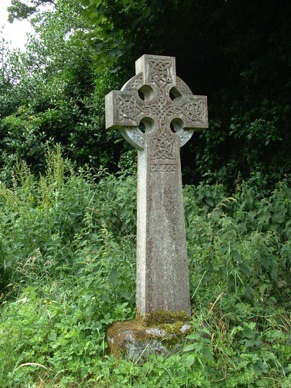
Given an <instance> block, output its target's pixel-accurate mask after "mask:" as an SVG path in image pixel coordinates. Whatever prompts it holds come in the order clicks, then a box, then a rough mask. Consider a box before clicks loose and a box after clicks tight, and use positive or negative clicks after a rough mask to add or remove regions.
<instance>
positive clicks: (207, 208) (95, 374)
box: [0, 146, 291, 388]
mask: <svg viewBox="0 0 291 388" xmlns="http://www.w3.org/2000/svg"><path fill="white" fill-rule="evenodd" d="M46 155H47V156H46V168H45V173H44V174H43V175H41V176H40V177H38V178H37V177H36V176H34V175H33V174H32V173H31V171H30V169H29V168H28V167H27V165H26V164H25V163H20V162H18V163H17V164H16V166H15V169H14V172H13V174H12V176H13V179H12V183H11V185H10V186H9V185H8V184H4V183H3V182H2V183H1V185H0V206H1V217H0V237H1V238H0V265H1V267H0V274H1V291H0V302H1V305H0V310H1V314H0V385H1V386H3V387H13V388H14V387H23V386H43V387H48V388H49V387H55V386H59V387H74V386H76V387H77V386H78V387H95V386H100V387H120V386H128V387H130V386H136V387H147V386H149V385H150V386H155V387H165V386H169V387H212V386H214V385H216V386H218V387H237V386H240V387H247V386H254V387H256V386H257V387H279V386H280V387H285V388H288V387H289V386H290V373H291V364H290V359H291V353H290V349H291V346H290V345H291V337H290V331H291V317H290V313H289V311H290V286H291V276H290V265H291V262H290V250H291V247H290V235H291V224H290V219H291V217H290V216H291V215H290V200H291V190H290V188H289V187H288V185H287V184H286V183H284V182H281V183H280V184H278V185H277V188H276V189H275V190H274V191H273V193H272V195H270V196H269V197H267V196H262V195H260V192H259V191H258V190H257V188H256V187H255V186H251V185H248V184H246V183H242V184H241V185H240V186H238V187H237V191H236V192H235V193H234V194H233V195H232V196H231V197H230V196H229V197H227V196H226V194H225V189H224V188H223V186H221V185H212V186H210V185H207V184H203V185H200V186H197V187H194V186H186V187H185V189H184V199H185V215H186V225H187V239H188V251H189V254H188V256H189V269H190V285H191V299H192V305H193V316H192V326H193V331H192V333H191V334H190V335H189V336H188V337H187V339H186V343H185V345H184V346H183V348H182V350H181V351H180V353H178V354H176V355H173V356H171V357H168V358H163V357H160V356H152V357H151V358H150V359H148V360H147V361H146V362H144V363H138V362H137V363H132V362H128V361H124V360H121V361H118V360H116V359H115V358H114V357H112V356H109V355H108V354H107V345H106V338H105V333H106V328H107V327H108V325H110V324H111V323H112V322H115V321H117V320H128V319H132V318H133V317H134V315H135V311H134V307H135V301H134V299H135V206H136V205H135V202H136V199H135V194H134V193H135V190H136V189H135V184H136V178H135V177H134V175H129V174H128V173H125V172H124V171H123V172H122V173H121V174H119V176H114V175H112V174H108V173H104V171H101V172H100V173H99V175H98V176H97V177H96V176H94V175H92V173H91V172H90V171H89V170H88V169H87V170H86V169H82V170H79V171H78V172H75V170H74V169H73V168H72V165H71V163H70V162H69V161H68V160H67V159H64V158H63V157H62V155H61V148H60V147H59V146H58V147H57V148H56V149H55V150H51V149H47V151H46ZM130 160H132V155H128V157H127V158H125V161H124V162H125V163H128V161H130ZM125 171H127V170H125ZM94 182H95V183H94Z"/></svg>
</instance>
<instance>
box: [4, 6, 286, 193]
mask: <svg viewBox="0 0 291 388" xmlns="http://www.w3.org/2000/svg"><path fill="white" fill-rule="evenodd" d="M50 3H52V4H51V6H50V7H44V6H45V5H46V4H50ZM41 10H42V11H41ZM238 10H239V11H238ZM289 14H290V4H289V3H288V2H281V3H280V4H278V2H276V1H275V0H269V1H268V2H265V3H263V4H257V3H254V2H251V1H241V0H239V1H238V2H231V1H224V0H219V1H213V0H211V1H207V2H205V1H188V0H187V1H185V0H183V1H179V0H171V1H167V2H165V1H162V0H154V1H146V0H143V1H129V0H124V1H117V0H115V1H107V0H90V1H88V0H83V1H82V2H80V1H76V0H58V1H57V2H54V1H50V0H40V1H36V0H31V1H29V2H28V1H25V2H24V1H23V2H22V1H20V0H15V1H13V3H12V7H11V8H10V18H11V19H13V18H20V19H21V18H23V17H28V18H29V20H31V22H32V24H33V26H34V28H35V31H36V32H37V36H36V37H35V38H31V39H30V41H29V44H28V46H27V49H26V52H25V53H22V54H21V53H17V52H9V50H8V49H7V47H6V46H5V44H3V45H2V48H1V56H2V58H1V59H2V63H5V66H3V71H2V74H1V77H0V78H1V79H0V95H1V99H0V116H1V121H0V147H1V148H2V149H3V150H4V152H3V154H1V156H0V165H1V166H3V165H4V164H5V162H6V161H7V159H8V161H9V163H13V161H15V160H16V158H17V157H18V158H21V159H24V160H26V161H27V163H28V164H29V166H33V167H34V169H35V171H37V172H39V171H41V172H43V167H44V153H43V148H44V144H45V143H46V142H47V141H49V142H50V143H53V144H54V143H56V142H58V143H61V144H62V145H63V146H64V148H65V150H66V152H67V153H68V155H69V156H70V158H71V159H73V160H74V161H75V162H76V164H77V165H78V166H81V165H83V164H84V163H90V165H91V166H92V167H93V168H95V169H96V170H98V169H99V168H100V165H102V166H104V167H106V168H108V169H109V170H110V171H114V172H115V171H116V170H117V165H118V162H119V159H120V157H121V155H122V154H123V153H124V152H126V151H127V150H128V147H127V146H126V145H124V143H121V142H115V140H116V139H117V138H118V139H120V138H121V136H120V134H118V133H116V134H115V133H113V132H111V133H107V132H106V131H105V130H104V96H105V94H106V93H107V92H109V91H110V90H112V89H120V88H121V86H122V85H123V84H124V83H125V82H126V81H127V79H128V78H129V77H131V76H133V75H134V61H135V60H136V59H137V58H139V56H141V55H142V54H144V53H152V54H158V55H163V54H165V55H173V56H175V57H176V59H177V66H178V67H177V74H178V75H179V76H180V77H181V78H182V79H183V80H184V81H185V82H186V83H187V84H188V85H189V86H190V88H191V89H192V90H193V92H194V93H195V94H205V95H207V96H208V101H209V118H210V126H209V129H208V130H206V131H204V132H202V134H200V135H198V134H197V135H196V134H195V135H194V140H193V141H192V142H191V143H189V144H188V145H187V146H186V147H184V148H183V149H182V156H183V165H184V180H185V181H186V182H187V183H194V184H197V183H198V182H200V181H201V180H202V179H203V180H204V181H205V180H206V181H207V182H208V183H211V184H212V183H217V182H219V183H223V184H224V185H227V187H228V190H229V191H233V189H234V187H235V184H236V180H237V178H238V176H240V177H241V178H242V179H244V180H248V179H250V178H252V179H253V181H256V182H257V184H258V185H260V186H262V187H264V189H265V190H268V191H269V192H271V191H272V190H273V189H274V185H275V184H276V183H277V182H278V181H279V180H282V179H284V177H285V178H286V177H288V176H289V174H290V168H291V161H290V152H289V144H290V130H289V122H290V101H289V100H290V98H289V96H290V80H289V78H290V77H289V75H290V54H289V52H290V50H288V48H289V47H290V44H291V42H290V36H291V34H290V25H291V24H290V20H289V17H288V15H289ZM29 15H30V16H29ZM245 25H248V28H247V29H245ZM189 36H191V39H189ZM242 53H243V54H242ZM22 131H23V133H24V134H25V136H24V135H23V133H22ZM28 131H29V133H27V132H28ZM26 138H27V141H26ZM18 139H21V141H20V140H18ZM32 148H33V150H32ZM31 154H33V155H31ZM2 155H3V156H2ZM9 166H11V164H10V165H9Z"/></svg>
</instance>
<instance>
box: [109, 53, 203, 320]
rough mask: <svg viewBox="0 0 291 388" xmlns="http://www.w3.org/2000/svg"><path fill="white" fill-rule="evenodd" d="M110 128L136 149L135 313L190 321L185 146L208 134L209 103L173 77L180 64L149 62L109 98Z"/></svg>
mask: <svg viewBox="0 0 291 388" xmlns="http://www.w3.org/2000/svg"><path fill="white" fill-rule="evenodd" d="M106 127H107V128H118V129H120V130H121V132H122V134H123V136H124V137H125V138H126V139H127V141H128V142H129V143H130V144H132V145H133V146H134V147H135V148H136V149H137V150H138V188H137V286H136V304H137V310H138V312H139V313H140V314H141V315H142V316H145V315H146V314H151V313H154V312H156V311H171V312H186V313H187V314H188V315H191V306H190V292H189V274H188V264H187V252H186V236H185V225H184V208H183V197H182V178H181V165H180V147H181V146H183V145H184V144H185V143H186V142H187V141H188V140H189V139H190V138H191V136H192V134H193V132H194V130H199V129H201V128H206V127H207V99H206V97H205V96H194V95H193V94H192V92H191V90H190V89H189V87H188V86H187V85H186V84H185V83H184V82H183V81H182V80H181V79H180V78H179V77H177V76H176V68H175V58H173V57H163V56H153V55H144V56H142V57H141V58H140V59H139V60H138V61H137V62H136V75H135V76H134V77H133V78H131V79H130V80H129V81H128V82H127V83H126V84H125V85H124V86H123V88H122V89H121V91H113V92H111V93H109V94H108V95H107V96H106ZM143 128H144V130H143Z"/></svg>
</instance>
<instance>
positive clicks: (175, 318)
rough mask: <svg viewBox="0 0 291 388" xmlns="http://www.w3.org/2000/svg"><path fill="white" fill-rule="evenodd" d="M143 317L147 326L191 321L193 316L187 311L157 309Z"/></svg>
mask: <svg viewBox="0 0 291 388" xmlns="http://www.w3.org/2000/svg"><path fill="white" fill-rule="evenodd" d="M141 319H142V320H143V321H144V323H145V324H146V325H147V326H155V325H160V324H164V323H166V324H167V323H176V322H189V321H190V320H191V317H190V316H189V315H188V314H187V313H185V311H155V312H154V313H150V314H146V315H145V316H144V317H141Z"/></svg>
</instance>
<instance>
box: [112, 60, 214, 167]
mask: <svg viewBox="0 0 291 388" xmlns="http://www.w3.org/2000/svg"><path fill="white" fill-rule="evenodd" d="M173 66H174V62H173V60H172V59H170V58H168V57H165V59H163V57H158V58H157V59H155V58H154V57H152V56H148V57H147V58H145V61H144V63H143V65H142V66H141V67H139V69H141V70H142V73H139V74H137V75H136V76H134V77H132V78H131V79H130V80H129V81H128V82H127V83H126V84H125V85H124V86H123V88H122V90H121V92H116V98H115V100H114V102H113V109H114V110H115V112H116V113H115V116H114V117H115V119H114V120H115V121H116V122H115V123H114V125H117V126H118V127H119V128H121V127H124V128H123V129H122V132H123V135H124V137H125V138H126V139H127V140H128V141H129V142H130V143H131V144H132V145H133V146H135V147H136V148H138V149H143V148H144V145H145V134H144V133H143V132H142V131H141V130H140V129H139V128H138V127H139V125H140V122H141V121H142V120H143V119H144V118H147V119H148V118H149V119H151V120H152V122H153V130H152V131H151V133H149V137H148V139H149V144H148V147H149V152H150V157H151V159H152V160H153V161H155V160H157V161H163V160H166V159H175V158H176V156H177V150H178V148H177V145H178V144H177V141H178V142H179V145H180V147H181V146H183V145H184V144H185V143H186V142H187V141H188V140H189V139H190V138H191V136H192V134H193V130H194V128H195V127H196V126H197V127H199V128H200V127H201V128H203V127H206V125H207V105H206V98H205V97H201V96H193V94H192V92H191V90H190V88H189V87H188V86H187V85H186V84H185V82H183V81H182V80H181V79H180V78H179V77H176V75H175V74H174V69H173ZM145 85H146V86H147V90H149V89H152V93H150V94H149V95H146V96H145V98H144V99H142V98H141V97H140V95H139V91H141V92H143V89H142V87H143V86H145ZM171 89H173V94H174V95H175V98H173V100H172V99H171V98H170V90H171ZM144 91H146V89H144ZM174 92H175V93H174ZM174 119H180V120H181V122H182V123H184V127H185V128H187V130H184V127H183V128H179V129H178V130H177V131H176V133H175V134H173V133H172V132H171V129H170V124H171V121H172V120H174ZM192 128H193V129H192Z"/></svg>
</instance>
